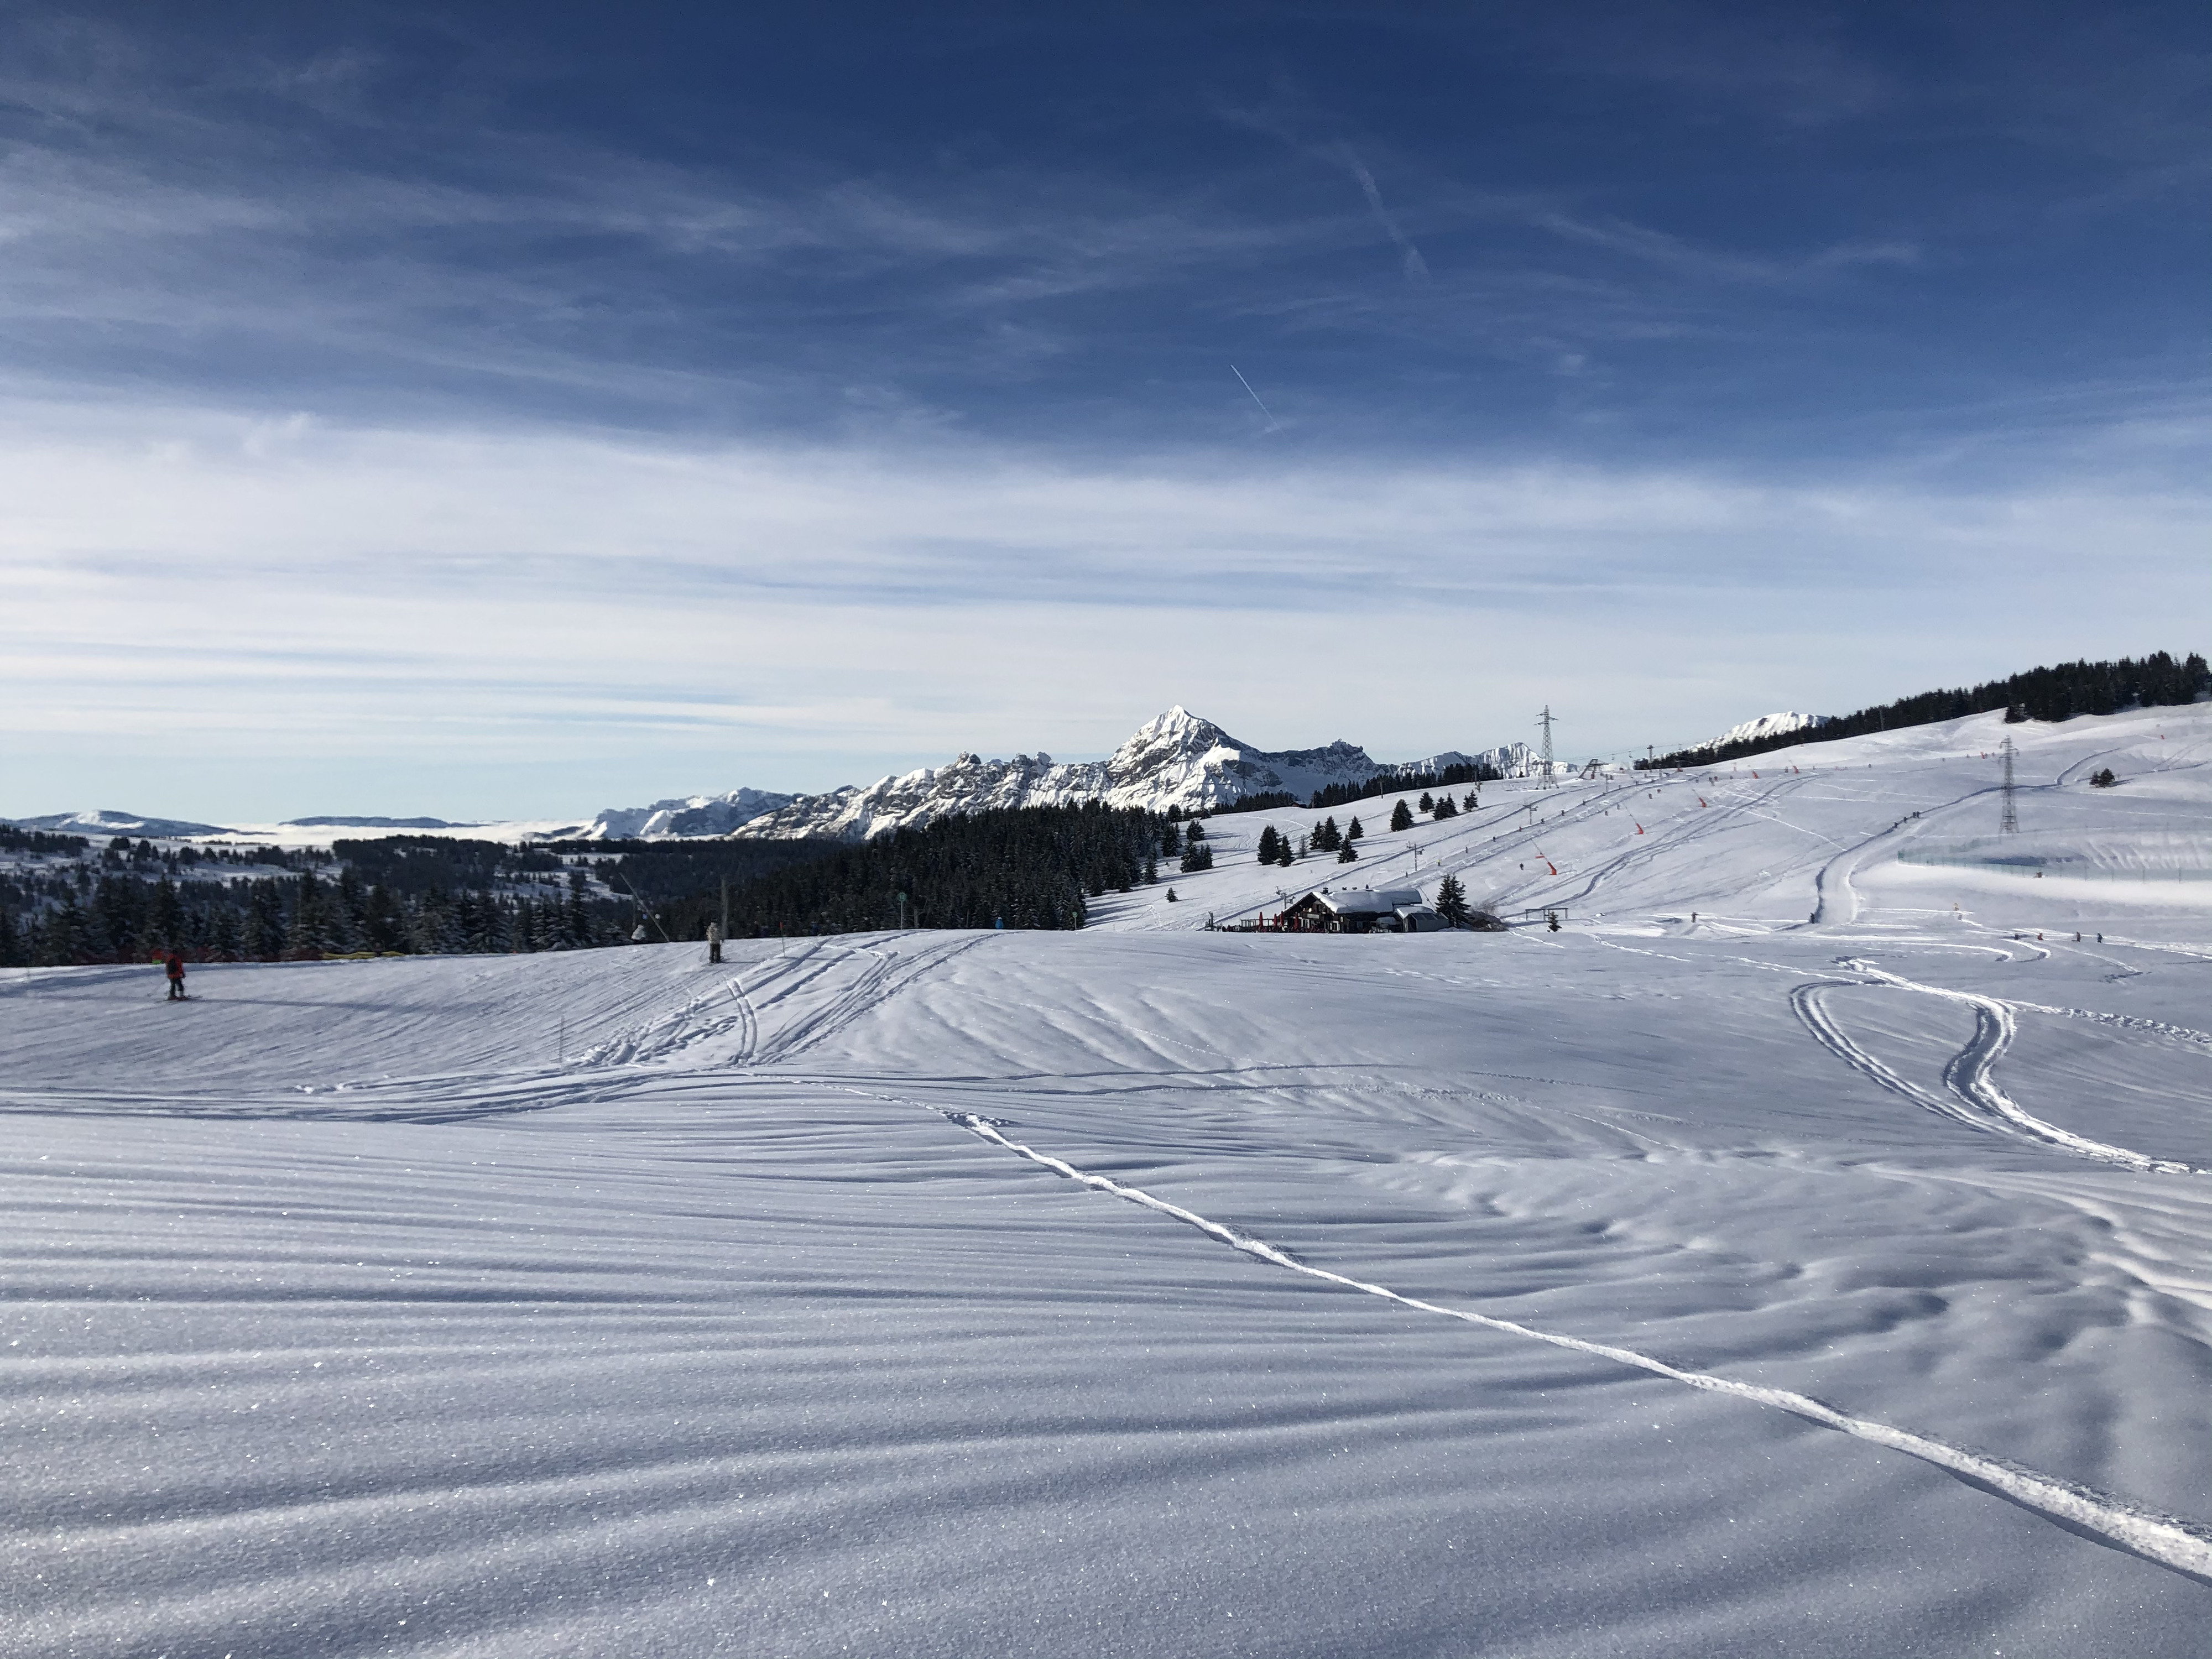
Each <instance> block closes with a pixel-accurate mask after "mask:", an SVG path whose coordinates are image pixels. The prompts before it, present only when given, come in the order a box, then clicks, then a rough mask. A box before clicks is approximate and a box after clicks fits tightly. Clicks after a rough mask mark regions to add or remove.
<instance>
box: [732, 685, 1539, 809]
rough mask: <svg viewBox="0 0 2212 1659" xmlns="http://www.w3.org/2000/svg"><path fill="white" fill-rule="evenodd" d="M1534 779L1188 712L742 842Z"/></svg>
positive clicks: (983, 764) (814, 805)
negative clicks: (1458, 773)
mask: <svg viewBox="0 0 2212 1659" xmlns="http://www.w3.org/2000/svg"><path fill="white" fill-rule="evenodd" d="M1478 762H1480V763H1484V764H1487V765H1489V766H1491V767H1492V768H1494V769H1498V770H1499V771H1505V772H1514V773H1518V772H1520V771H1523V770H1525V769H1527V765H1528V749H1527V746H1526V745H1525V744H1511V745H1509V746H1508V747H1506V748H1504V749H1497V750H1488V751H1486V752H1485V753H1484V754H1481V755H1463V754H1461V753H1459V752H1457V751H1456V750H1453V751H1449V752H1447V753H1445V754H1442V755H1437V756H1432V757H1429V758H1427V759H1425V760H1421V761H1414V762H1405V763H1399V764H1397V765H1395V766H1385V765H1383V764H1381V763H1377V762H1376V761H1375V760H1373V759H1371V758H1370V757H1369V756H1368V754H1367V751H1366V750H1364V749H1361V748H1359V747H1358V746H1357V745H1356V744H1349V743H1344V742H1337V743H1333V744H1329V745H1328V746H1327V747H1326V748H1322V749H1297V750H1284V751H1281V752H1270V751H1267V750H1260V749H1255V748H1253V747H1252V746H1251V745H1250V744H1246V743H1242V742H1239V741H1238V740H1237V738H1232V737H1231V736H1230V735H1229V734H1228V733H1227V732H1225V731H1223V730H1222V729H1221V728H1220V727H1219V726H1216V725H1215V724H1214V723H1213V722H1212V721H1211V720H1201V719H1200V717H1199V716H1197V715H1195V714H1191V713H1190V712H1189V711H1188V709H1185V708H1181V707H1177V708H1170V709H1169V710H1168V711H1167V713H1165V714H1162V715H1159V716H1158V718H1157V719H1154V720H1149V721H1147V722H1146V724H1145V725H1143V726H1139V727H1138V728H1137V731H1136V732H1135V733H1134V734H1133V736H1132V737H1131V738H1129V740H1128V741H1127V743H1125V744H1122V745H1121V748H1120V749H1118V750H1115V752H1114V754H1113V756H1112V757H1110V758H1109V759H1106V760H1103V761H1084V762H1076V763H1066V764H1054V761H1053V758H1052V757H1051V756H1050V755H1047V754H1038V755H1035V756H1030V755H1017V756H1015V757H1014V758H1013V759H1012V760H1010V761H1009V760H982V759H980V758H978V757H975V756H974V755H962V756H960V757H958V758H957V760H955V761H954V762H953V763H951V765H949V766H939V767H924V768H922V769H920V770H918V771H914V772H908V773H907V774H905V775H902V776H896V777H887V778H884V779H882V780H880V781H878V782H876V783H874V784H872V785H871V786H869V787H866V788H858V787H851V788H845V789H840V790H836V791H835V792H833V793H829V794H826V795H802V796H799V798H798V799H795V800H793V802H792V803H791V804H790V805H787V806H786V807H784V808H783V809H782V810H781V811H775V812H769V813H765V814H763V815H762V816H760V817H756V818H754V819H753V820H751V821H750V823H746V824H745V825H744V827H743V828H742V829H740V830H739V831H738V833H739V834H740V835H743V836H827V837H834V838H836V839H839V840H846V841H859V840H863V839H865V838H866V837H868V836H878V835H882V834H884V832H885V831H887V830H890V829H899V828H902V827H915V826H919V825H921V824H925V823H929V822H930V821H931V820H933V819H934V818H937V817H943V816H944V815H945V814H947V813H951V812H974V811H984V810H986V809H988V808H993V807H1016V806H1057V805H1064V804H1066V803H1070V802H1079V801H1091V800H1097V801H1103V802H1105V803H1106V804H1107V805H1110V806H1140V807H1146V808H1148V809H1150V810H1152V811H1165V810H1166V809H1167V808H1168V807H1170V806H1178V807H1181V808H1182V809H1183V810H1184V811H1192V810H1196V809H1206V808H1211V807H1218V806H1225V805H1229V804H1231V802H1234V801H1237V800H1241V799H1243V798H1244V797H1246V796H1247V795H1255V794H1265V793H1289V794H1291V795H1294V796H1296V797H1297V799H1300V800H1304V799H1309V798H1310V797H1311V796H1312V795H1313V794H1314V793H1316V791H1317V790H1321V789H1323V788H1326V787H1328V786H1329V785H1331V784H1354V785H1357V784H1363V783H1365V782H1366V781H1368V780H1369V779H1370V778H1372V777H1375V776H1376V775H1379V774H1385V773H1392V772H1395V773H1398V774H1401V775H1407V774H1414V773H1420V772H1426V771H1430V770H1431V769H1441V768H1443V767H1445V766H1452V765H1472V764H1474V763H1478Z"/></svg>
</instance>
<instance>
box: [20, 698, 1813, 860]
mask: <svg viewBox="0 0 2212 1659" xmlns="http://www.w3.org/2000/svg"><path fill="white" fill-rule="evenodd" d="M1769 718H1770V719H1774V718H1790V719H1798V718H1800V717H1798V716H1795V715H1792V716H1787V717H1780V716H1770V717H1769ZM1749 729H1751V728H1750V727H1747V726H1740V727H1738V728H1737V730H1738V731H1740V732H1741V731H1748V730H1749ZM1541 764H1542V763H1541V761H1537V760H1535V759H1534V757H1532V756H1531V755H1530V753H1529V750H1528V745H1527V744H1520V743H1512V744H1502V745H1500V746H1499V747H1498V748H1495V749H1486V750H1480V751H1479V752H1477V753H1474V754H1463V753H1462V752H1461V751H1460V750H1455V749H1453V750H1444V751H1443V753H1441V754H1435V755H1425V756H1423V757H1420V758H1419V759H1418V760H1408V761H1399V762H1395V763H1386V762H1381V761H1377V760H1376V759H1374V758H1373V757H1371V756H1370V755H1369V754H1368V752H1367V751H1366V750H1364V749H1363V748H1361V747H1360V746H1359V745H1358V744H1352V743H1345V742H1341V741H1340V742H1336V743H1332V744H1328V745H1326V746H1325V747H1322V748H1319V749H1290V750H1279V751H1278V750H1264V749H1258V748H1255V747H1254V746H1253V745H1252V744H1249V743H1245V742H1243V741H1242V740H1240V739H1238V738H1233V737H1231V736H1230V734H1229V733H1228V732H1225V731H1223V730H1222V729H1221V727H1219V726H1216V725H1215V724H1214V723H1213V722H1212V720H1204V719H1201V718H1200V716H1198V715H1196V714H1192V713H1191V712H1190V711H1189V710H1188V709H1187V708H1180V707H1177V708H1170V709H1169V710H1168V711H1167V713H1165V714H1162V715H1160V716H1158V718H1157V719H1155V720H1148V721H1146V723H1145V724H1144V725H1143V726H1139V727H1138V728H1137V731H1136V732H1135V733H1134V734H1133V735H1132V736H1131V738H1129V740H1128V741H1127V743H1125V744H1122V745H1121V747H1120V748H1119V749H1117V750H1115V751H1114V753H1113V754H1112V755H1111V756H1110V757H1108V758H1107V759H1105V760H1103V761H1077V762H1069V763H1060V762H1055V761H1054V759H1053V757H1051V756H1050V755H1048V754H1044V753H1042V752H1040V753H1037V754H1035V755H1016V756H1015V757H1013V758H1012V760H984V759H982V758H981V757H977V756H975V755H962V756H960V757H957V759H955V760H953V761H952V762H951V763H950V764H949V765H945V766H925V767H922V768H921V769H918V770H915V771H912V772H908V773H904V774H902V775H894V776H890V777H885V778H881V779H878V781H876V782H874V783H872V784H869V785H866V786H865V787H863V786H859V785H848V786H847V787H844V788H842V789H833V790H831V791H829V792H828V793H824V794H814V795H793V794H781V793H776V792H775V791H772V790H766V789H750V788H746V789H732V790H728V791H726V792H725V793H721V794H718V795H714V794H700V795H682V796H671V797H670V798H669V799H665V800H657V801H654V802H653V804H652V805H648V806H611V807H608V808H606V809H605V811H601V812H599V814H598V815H597V816H596V817H592V818H590V819H588V820H585V819H580V818H570V819H566V820H562V819H549V820H532V821H530V822H513V823H449V822H447V820H444V819H441V818H428V817H406V818H402V817H310V818H292V819H288V820H286V821H285V822H283V823H276V824H264V823H239V824H234V825H232V826H230V827H224V826H221V825H217V824H210V823H184V822H181V821H179V820H176V819H171V818H159V817H149V816H142V815H139V814H136V813H130V812H121V811H112V810H102V811H86V812H60V813H55V814H52V815H51V816H49V817H37V818H16V819H13V820H0V822H12V823H16V824H19V825H21V827H22V828H24V829H49V830H58V831H61V832H64V833H65V834H72V835H86V836H118V835H129V836H154V837H160V838H163V839H177V840H191V839H194V838H197V837H204V836H250V837H252V839H254V840H256V841H262V840H266V841H271V842H277V843H280V844H284V845H300V846H306V845H313V844H318V843H319V842H322V843H326V842H327V839H328V838H329V837H330V836H331V834H332V833H333V832H336V833H337V834H338V835H340V836H346V835H351V836H379V835H393V834H402V833H420V834H428V835H459V836H470V837H475V838H479V839H483V840H488V841H509V842H523V841H568V840H584V841H627V840H641V841H673V840H688V839H704V838H708V837H713V836H732V835H735V836H758V837H763V838H770V839H777V840H795V839H798V838H799V837H801V836H822V837H828V838H832V839H836V840H842V841H864V840H866V839H867V838H868V837H869V836H878V835H882V834H884V832H885V831H887V830H890V829H900V828H908V827H918V826H920V825H921V824H925V823H929V822H931V821H932V820H933V819H935V818H939V817H944V816H945V815H946V814H948V813H953V812H976V811H984V810H986V809H988V808H991V807H1000V806H1055V805H1068V804H1073V803H1077V802H1081V801H1091V800H1096V801H1103V802H1104V803H1106V804H1107V805H1109V806H1141V807H1145V808H1146V809H1148V810H1150V811H1166V810H1167V809H1168V808H1169V807H1170V806H1176V807H1180V808H1182V810H1183V811H1186V812H1189V811H1209V810H1212V809H1214V808H1218V807H1223V806H1227V805H1231V804H1233V803H1235V802H1237V801H1239V800H1242V799H1244V798H1245V797H1246V796H1248V795H1255V794H1263V793H1281V794H1288V795H1291V796H1292V797H1294V798H1295V799H1297V801H1298V802H1299V803H1300V804H1303V803H1304V802H1305V801H1306V800H1307V799H1309V798H1310V796H1312V795H1313V793H1315V792H1316V790H1320V789H1324V788H1327V787H1329V786H1330V785H1332V784H1348V785H1352V786H1355V787H1356V786H1358V785H1360V784H1364V783H1365V782H1367V781H1369V780H1370V779H1371V778H1376V777H1384V778H1388V777H1408V778H1410V777H1419V776H1423V775H1427V774H1431V773H1437V772H1442V771H1443V770H1444V769H1446V768H1448V767H1454V766H1475V765H1481V766H1486V767H1488V768H1491V769H1493V770H1495V771H1498V772H1499V773H1502V774H1503V775H1505V776H1507V777H1523V776H1527V775H1529V773H1530V772H1531V770H1532V769H1534V768H1535V767H1538V766H1541Z"/></svg>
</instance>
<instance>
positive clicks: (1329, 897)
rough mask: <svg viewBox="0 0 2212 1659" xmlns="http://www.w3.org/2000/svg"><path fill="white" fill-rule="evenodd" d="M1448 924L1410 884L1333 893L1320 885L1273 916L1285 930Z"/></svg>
mask: <svg viewBox="0 0 2212 1659" xmlns="http://www.w3.org/2000/svg"><path fill="white" fill-rule="evenodd" d="M1275 926H1276V927H1279V928H1280V929H1281V930H1282V931H1283V932H1285V933H1443V932H1444V931H1445V929H1446V928H1447V927H1449V923H1447V922H1446V921H1444V919H1443V917H1442V916H1440V915H1437V913H1436V912H1435V911H1433V910H1431V909H1430V908H1429V907H1428V906H1427V905H1425V904H1424V903H1422V902H1421V895H1420V893H1419V890H1417V889H1414V888H1411V887H1391V888H1385V889H1382V890H1370V889H1368V888H1364V887H1360V888H1349V887H1348V888H1346V889H1345V890H1343V891H1341V892H1336V893H1332V892H1330V891H1329V890H1328V889H1327V888H1326V887H1324V888H1322V890H1320V891H1319V892H1316V893H1308V894H1307V895H1306V896H1304V897H1303V898H1301V899H1299V900H1298V901H1297V902H1296V903H1295V904H1292V905H1291V907H1290V908H1287V909H1285V911H1284V912H1283V913H1282V914H1281V915H1279V916H1277V917H1276V918H1275Z"/></svg>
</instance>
